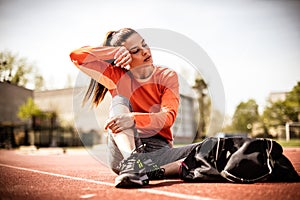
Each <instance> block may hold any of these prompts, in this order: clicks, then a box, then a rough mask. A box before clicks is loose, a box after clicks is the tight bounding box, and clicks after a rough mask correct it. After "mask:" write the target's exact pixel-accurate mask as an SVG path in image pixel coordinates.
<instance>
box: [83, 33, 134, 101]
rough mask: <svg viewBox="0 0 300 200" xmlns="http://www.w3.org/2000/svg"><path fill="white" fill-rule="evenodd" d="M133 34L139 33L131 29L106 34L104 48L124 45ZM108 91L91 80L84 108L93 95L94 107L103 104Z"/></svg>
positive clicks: (85, 96)
mask: <svg viewBox="0 0 300 200" xmlns="http://www.w3.org/2000/svg"><path fill="white" fill-rule="evenodd" d="M133 33H137V32H136V31H135V30H133V29H130V28H124V29H120V30H119V31H109V32H108V33H107V34H106V37H105V40H104V42H103V46H121V45H122V43H123V42H124V41H125V40H126V39H127V38H128V37H129V36H131V35H132V34H133ZM112 64H113V63H112ZM107 91H108V89H107V88H106V87H104V85H102V84H101V83H98V82H97V81H96V80H94V79H91V81H90V85H89V87H88V89H87V91H86V93H85V95H84V98H83V101H82V105H83V106H84V105H85V104H86V102H87V101H88V100H89V99H90V98H91V96H92V94H94V96H93V100H92V103H93V105H92V106H95V107H97V106H98V105H99V103H101V101H102V100H103V99H104V97H105V94H106V93H107Z"/></svg>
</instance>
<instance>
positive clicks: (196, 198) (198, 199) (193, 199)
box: [0, 163, 213, 200]
mask: <svg viewBox="0 0 300 200" xmlns="http://www.w3.org/2000/svg"><path fill="white" fill-rule="evenodd" d="M0 166H2V167H8V168H12V169H18V170H23V171H29V172H34V173H39V174H46V175H50V176H56V177H61V178H66V179H71V180H76V181H85V182H89V183H95V184H99V185H106V186H111V187H114V184H113V183H108V182H104V181H96V180H92V179H86V178H79V177H74V176H68V175H63V174H56V173H52V172H45V171H40V170H35V169H30V168H24V167H16V166H12V165H6V164H1V163H0ZM137 190H138V191H140V192H146V193H150V194H156V195H164V196H168V197H175V198H180V199H191V200H213V199H211V198H205V197H200V196H195V195H188V194H181V193H176V192H167V191H162V190H155V189H148V188H140V189H137Z"/></svg>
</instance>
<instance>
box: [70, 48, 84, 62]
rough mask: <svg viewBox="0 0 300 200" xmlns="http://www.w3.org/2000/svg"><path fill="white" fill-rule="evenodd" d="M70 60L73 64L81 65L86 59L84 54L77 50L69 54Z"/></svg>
mask: <svg viewBox="0 0 300 200" xmlns="http://www.w3.org/2000/svg"><path fill="white" fill-rule="evenodd" d="M70 58H71V61H72V62H73V63H76V64H78V65H81V64H82V63H83V62H84V60H85V58H86V54H85V53H83V52H82V51H81V50H80V49H77V50H74V51H72V52H71V53H70Z"/></svg>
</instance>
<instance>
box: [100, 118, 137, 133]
mask: <svg viewBox="0 0 300 200" xmlns="http://www.w3.org/2000/svg"><path fill="white" fill-rule="evenodd" d="M134 125H135V122H134V117H133V115H132V114H131V113H124V114H120V115H116V116H114V117H111V118H109V119H108V120H107V121H106V123H105V130H107V129H110V130H111V131H112V132H113V133H119V132H121V131H123V130H126V129H130V128H132V127H134Z"/></svg>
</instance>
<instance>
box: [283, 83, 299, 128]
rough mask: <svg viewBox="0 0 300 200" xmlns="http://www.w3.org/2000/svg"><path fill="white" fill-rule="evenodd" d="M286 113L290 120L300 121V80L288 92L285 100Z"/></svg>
mask: <svg viewBox="0 0 300 200" xmlns="http://www.w3.org/2000/svg"><path fill="white" fill-rule="evenodd" d="M284 104H285V109H286V115H287V117H288V119H289V120H290V121H293V122H299V121H300V119H299V114H300V81H299V82H298V83H297V84H296V85H295V86H294V87H293V89H292V91H290V92H289V93H288V94H287V97H286V99H285V101H284Z"/></svg>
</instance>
